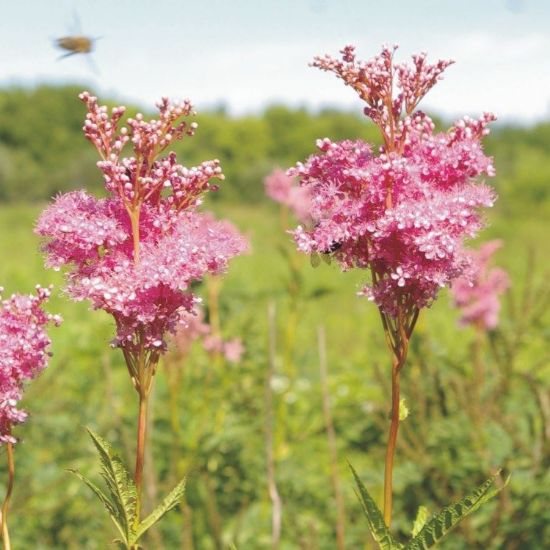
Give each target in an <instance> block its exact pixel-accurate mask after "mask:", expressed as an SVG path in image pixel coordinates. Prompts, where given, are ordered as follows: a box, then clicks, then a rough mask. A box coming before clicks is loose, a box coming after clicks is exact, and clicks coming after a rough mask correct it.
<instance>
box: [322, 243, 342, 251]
mask: <svg viewBox="0 0 550 550" xmlns="http://www.w3.org/2000/svg"><path fill="white" fill-rule="evenodd" d="M341 248H342V243H339V242H337V241H334V242H333V243H332V244H331V245H330V246H329V247H328V248H327V249H326V250H323V254H330V253H332V252H336V251H337V250H340V249H341Z"/></svg>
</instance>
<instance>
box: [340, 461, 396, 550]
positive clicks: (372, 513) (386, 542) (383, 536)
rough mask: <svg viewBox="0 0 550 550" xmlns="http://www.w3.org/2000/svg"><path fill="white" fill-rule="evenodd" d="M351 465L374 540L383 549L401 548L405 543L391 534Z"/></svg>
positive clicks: (358, 495)
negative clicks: (398, 540)
mask: <svg viewBox="0 0 550 550" xmlns="http://www.w3.org/2000/svg"><path fill="white" fill-rule="evenodd" d="M349 467H350V468H351V471H352V473H353V477H354V478H355V483H356V484H357V487H358V490H356V491H355V493H356V494H357V497H358V498H359V501H360V502H361V505H362V507H363V512H364V513H365V516H366V518H367V522H368V524H369V529H370V532H371V533H372V536H373V537H374V540H375V541H376V542H377V543H378V546H379V547H380V548H381V549H382V550H401V549H402V548H403V545H402V544H401V543H399V542H397V541H396V540H395V539H394V538H393V537H392V535H391V533H390V531H389V529H388V527H387V526H386V523H385V522H384V518H383V517H382V513H381V512H380V510H379V509H378V506H376V503H375V502H374V500H373V499H372V497H371V496H370V495H369V493H368V491H367V489H366V487H365V486H364V485H363V482H362V481H361V480H360V479H359V476H358V475H357V472H356V471H355V470H354V468H353V466H352V465H351V464H350V465H349Z"/></svg>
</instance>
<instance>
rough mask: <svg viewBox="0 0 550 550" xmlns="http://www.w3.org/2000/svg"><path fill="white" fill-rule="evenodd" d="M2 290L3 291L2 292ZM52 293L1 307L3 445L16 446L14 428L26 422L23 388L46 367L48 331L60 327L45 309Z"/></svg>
mask: <svg viewBox="0 0 550 550" xmlns="http://www.w3.org/2000/svg"><path fill="white" fill-rule="evenodd" d="M1 291H2V289H1V288H0V292H1ZM49 296H50V289H48V288H42V287H40V286H37V287H36V296H35V295H21V294H13V295H12V296H11V297H10V298H8V299H5V300H2V302H1V307H0V347H1V348H2V353H1V354H0V443H7V442H10V443H15V438H14V437H13V436H12V435H11V426H12V425H13V424H19V423H21V422H24V421H25V419H26V417H27V413H26V412H25V411H22V410H20V409H18V408H17V404H18V402H19V400H20V399H21V397H22V393H23V387H24V384H25V383H27V382H29V381H30V380H32V379H33V378H36V377H37V376H38V375H39V374H40V373H41V372H42V371H43V370H44V369H45V368H46V366H47V364H48V359H49V356H50V354H49V351H48V348H49V346H50V343H51V341H50V339H49V337H48V335H47V333H46V327H47V325H49V324H50V323H53V324H55V325H56V326H59V324H60V323H61V317H59V315H50V314H48V313H46V312H45V311H44V310H43V309H42V305H43V303H44V302H46V300H47V299H48V298H49Z"/></svg>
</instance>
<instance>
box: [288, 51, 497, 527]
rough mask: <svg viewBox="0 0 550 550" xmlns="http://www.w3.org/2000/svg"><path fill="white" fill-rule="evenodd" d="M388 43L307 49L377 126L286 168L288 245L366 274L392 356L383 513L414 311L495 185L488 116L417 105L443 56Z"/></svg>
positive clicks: (444, 276) (470, 231) (458, 257)
mask: <svg viewBox="0 0 550 550" xmlns="http://www.w3.org/2000/svg"><path fill="white" fill-rule="evenodd" d="M395 50H396V47H391V48H390V47H387V46H384V47H383V48H382V51H381V52H380V54H378V55H377V56H375V57H373V58H372V59H370V60H368V61H360V60H358V59H357V58H356V56H355V48H354V47H353V46H346V47H344V48H343V49H342V50H341V52H340V53H341V58H338V59H337V58H333V57H331V56H323V57H317V58H315V60H314V62H313V66H314V67H317V68H319V69H321V70H324V71H329V72H332V73H334V74H335V75H336V76H337V77H338V78H340V79H341V80H343V81H344V83H345V84H346V85H347V86H350V87H351V88H353V89H354V90H355V91H356V92H357V93H358V95H359V97H360V98H361V99H362V100H363V101H364V102H365V108H364V113H365V115H367V117H369V118H370V119H371V120H372V121H373V122H374V123H375V124H376V125H377V126H378V128H379V130H380V133H381V136H382V142H383V145H382V147H380V149H379V150H375V149H374V148H373V147H372V146H371V145H369V144H368V143H365V142H364V141H362V140H361V139H355V140H345V141H341V142H336V143H335V142H332V141H331V140H330V139H328V138H324V139H319V140H318V142H317V147H318V149H319V153H318V154H316V155H313V156H311V157H310V158H309V159H307V160H306V161H305V162H304V163H298V164H297V165H296V167H294V168H292V169H290V170H289V171H288V172H287V173H288V175H289V176H295V177H298V178H299V180H300V184H301V185H302V187H303V188H304V189H306V190H308V192H309V195H310V197H311V206H310V211H309V218H310V223H308V224H307V225H306V224H304V225H303V226H299V227H298V228H297V229H296V230H295V231H294V237H295V240H296V243H297V246H298V249H299V250H300V251H302V252H304V253H306V254H324V255H330V256H332V257H334V258H335V259H336V260H337V261H338V263H339V264H340V266H341V267H342V269H344V270H347V269H352V268H360V269H363V270H365V271H366V273H368V275H369V277H368V280H367V281H366V282H365V285H364V287H363V289H362V291H361V292H360V294H363V295H365V296H367V297H368V298H369V299H370V300H372V301H374V302H375V303H376V305H377V306H378V309H379V311H380V316H381V319H382V324H383V328H384V333H385V336H386V342H387V345H388V348H389V350H390V352H391V355H392V370H391V381H392V405H391V424H390V429H389V435H388V446H387V450H386V463H385V478H384V519H385V521H386V524H387V525H388V526H389V525H390V522H391V516H392V472H393V460H394V453H395V446H396V441H397V432H398V427H399V407H400V386H399V384H400V382H399V374H400V371H401V369H402V368H403V366H404V365H405V362H406V358H407V352H408V347H409V340H410V338H411V335H412V333H413V330H414V327H415V324H416V321H417V319H418V315H419V312H420V310H421V309H422V308H424V307H426V306H429V305H430V304H431V303H432V302H433V300H434V299H435V298H436V296H437V294H438V291H439V289H441V288H442V287H445V286H450V285H451V284H452V282H453V281H454V280H456V279H457V278H458V277H460V276H462V275H464V274H465V273H466V272H468V270H469V267H470V265H471V262H472V259H471V256H470V254H469V253H468V252H467V250H466V249H465V241H466V239H468V238H471V237H474V236H475V235H476V234H477V232H478V231H479V229H480V228H481V227H482V226H483V219H482V215H481V210H482V209H483V208H485V207H490V206H492V205H493V202H494V200H495V198H496V197H495V193H494V192H493V190H492V189H491V188H490V187H488V186H487V185H485V184H484V183H483V181H480V180H481V179H482V177H483V176H487V177H490V176H493V175H494V169H493V164H492V159H491V158H489V157H487V156H486V155H485V154H484V152H483V149H482V146H481V140H482V138H483V136H485V135H486V134H487V133H488V128H487V125H488V123H489V122H491V121H492V120H494V116H493V115H491V114H484V115H483V116H482V117H481V118H480V119H479V120H473V119H471V118H469V117H464V118H463V119H462V120H459V121H458V122H457V123H455V124H454V125H453V126H452V127H451V128H449V129H448V130H447V131H446V132H437V131H436V130H435V125H434V123H433V122H432V120H431V119H430V118H429V117H428V116H427V115H426V114H425V113H423V112H422V111H419V110H417V106H418V104H419V102H420V101H421V99H422V98H423V97H424V96H425V95H426V93H427V92H428V91H429V90H430V89H431V88H432V87H433V86H434V85H435V84H436V83H437V81H438V80H440V79H441V75H442V73H443V72H444V70H445V69H446V68H447V67H448V66H449V65H450V64H451V62H450V61H438V62H437V63H435V64H430V63H428V62H427V60H426V54H420V55H413V56H412V63H411V64H406V63H403V64H396V63H395V62H394V53H395Z"/></svg>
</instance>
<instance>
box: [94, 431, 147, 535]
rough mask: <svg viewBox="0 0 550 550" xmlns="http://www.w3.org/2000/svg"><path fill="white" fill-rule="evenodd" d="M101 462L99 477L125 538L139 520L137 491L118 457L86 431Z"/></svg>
mask: <svg viewBox="0 0 550 550" xmlns="http://www.w3.org/2000/svg"><path fill="white" fill-rule="evenodd" d="M88 433H89V434H90V437H91V438H92V441H93V443H94V445H95V447H96V449H97V451H98V454H99V458H100V461H101V470H102V471H101V476H102V477H103V479H104V480H105V484H106V485H107V488H108V490H109V493H110V494H111V499H112V502H113V504H115V505H116V512H117V519H118V521H119V522H120V523H121V524H122V525H123V526H124V530H125V533H126V538H127V539H128V540H130V539H131V538H132V536H133V534H134V531H135V527H136V524H137V523H138V521H139V518H137V517H136V513H137V506H136V505H137V491H136V486H135V483H134V480H133V479H132V477H131V476H130V474H129V473H128V470H126V467H125V466H124V464H123V463H122V460H121V459H120V457H119V456H118V455H117V454H116V453H115V452H114V451H113V450H112V448H111V446H110V445H109V443H107V441H105V440H104V439H103V438H101V437H100V436H98V435H97V434H95V433H94V432H93V431H92V430H90V429H88Z"/></svg>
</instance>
